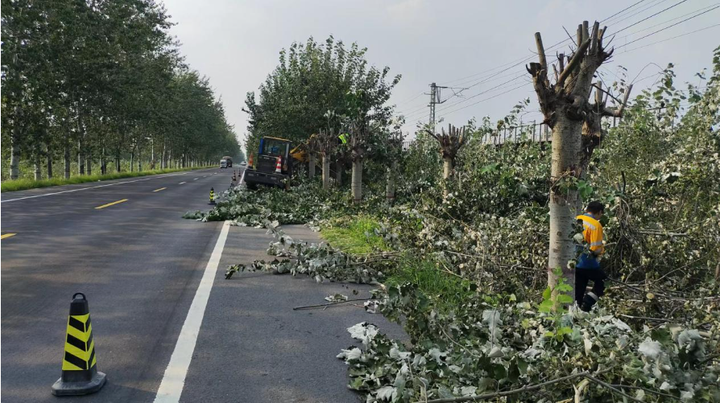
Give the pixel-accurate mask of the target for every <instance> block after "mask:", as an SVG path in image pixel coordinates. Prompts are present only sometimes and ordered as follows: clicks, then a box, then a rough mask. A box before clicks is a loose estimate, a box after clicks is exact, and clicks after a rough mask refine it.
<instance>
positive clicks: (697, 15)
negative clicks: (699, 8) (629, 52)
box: [615, 5, 720, 49]
mask: <svg viewBox="0 0 720 403" xmlns="http://www.w3.org/2000/svg"><path fill="white" fill-rule="evenodd" d="M717 8H720V5H717V6H715V7H713V8H711V9H709V10H705V11H703V12H700V13H697V14H695V15H693V16H692V17H688V18H685V19H684V20H681V21H678V22H676V23H674V24H672V25H668V26H667V27H664V28H660V29H658V30H656V31H653V32H651V33H649V34H647V35H644V36H641V37H639V38H637V39H634V40H632V41H630V42H627V43H625V44H622V45H620V46H618V47H616V48H615V49H620V48H624V47H625V46H627V45H630V44H632V43H635V42H637V41H640V40H643V39H645V38H647V37H650V36H653V35H655V34H657V33H659V32H662V31H665V30H666V29H670V28H672V27H674V26H676V25H680V24H682V23H683V22H686V21H690V20H692V19H693V18H697V17H699V16H701V15H703V14H707V13H709V12H710V11H713V10H715V9H717Z"/></svg>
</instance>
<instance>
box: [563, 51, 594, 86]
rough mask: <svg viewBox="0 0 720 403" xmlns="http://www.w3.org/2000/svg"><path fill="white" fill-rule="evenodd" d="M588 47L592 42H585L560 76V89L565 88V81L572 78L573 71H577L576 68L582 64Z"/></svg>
mask: <svg viewBox="0 0 720 403" xmlns="http://www.w3.org/2000/svg"><path fill="white" fill-rule="evenodd" d="M588 46H590V40H587V41H585V42H583V43H582V45H580V47H579V48H578V49H577V51H576V52H575V54H574V55H573V57H572V59H570V63H568V65H567V67H565V70H563V72H562V73H561V74H560V79H558V82H557V86H558V87H559V88H562V87H563V84H564V83H565V80H567V78H568V77H570V74H571V73H572V72H573V70H575V67H578V66H580V62H581V61H582V59H583V58H584V57H585V52H586V51H587V48H588Z"/></svg>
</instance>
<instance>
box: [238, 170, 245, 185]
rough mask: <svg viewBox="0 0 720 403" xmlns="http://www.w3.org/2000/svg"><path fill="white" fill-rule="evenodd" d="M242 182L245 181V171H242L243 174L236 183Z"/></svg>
mask: <svg viewBox="0 0 720 403" xmlns="http://www.w3.org/2000/svg"><path fill="white" fill-rule="evenodd" d="M244 180H245V170H244V169H243V174H242V176H241V177H240V182H238V183H243V181H244Z"/></svg>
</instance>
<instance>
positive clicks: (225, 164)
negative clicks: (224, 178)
mask: <svg viewBox="0 0 720 403" xmlns="http://www.w3.org/2000/svg"><path fill="white" fill-rule="evenodd" d="M220 168H227V160H226V159H221V160H220Z"/></svg>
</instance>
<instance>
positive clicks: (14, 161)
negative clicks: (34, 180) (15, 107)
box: [10, 123, 20, 180]
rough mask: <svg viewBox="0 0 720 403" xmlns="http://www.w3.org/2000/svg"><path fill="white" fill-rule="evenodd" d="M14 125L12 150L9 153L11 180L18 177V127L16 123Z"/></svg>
mask: <svg viewBox="0 0 720 403" xmlns="http://www.w3.org/2000/svg"><path fill="white" fill-rule="evenodd" d="M15 126H16V127H14V128H13V136H12V150H11V154H10V179H13V180H15V179H17V178H19V177H20V168H19V167H20V144H19V143H18V141H19V138H20V135H19V130H20V129H19V128H17V123H16V124H15Z"/></svg>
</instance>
